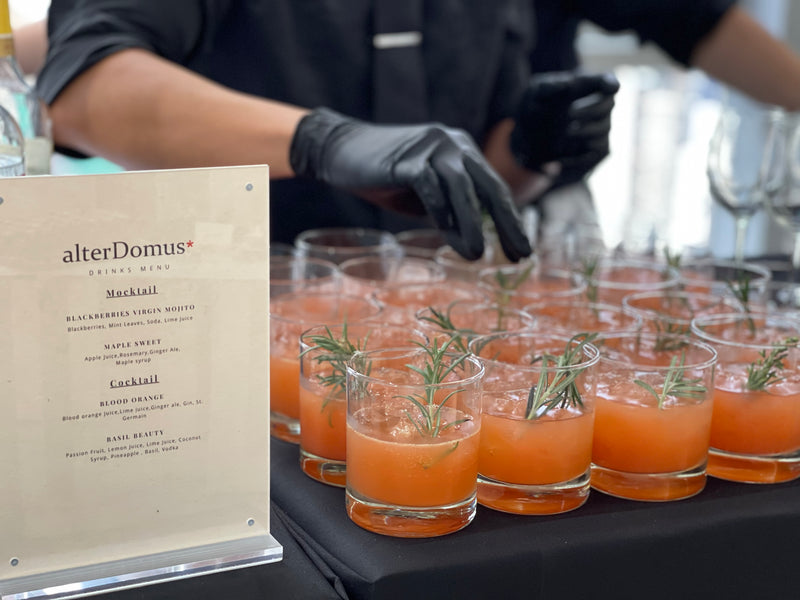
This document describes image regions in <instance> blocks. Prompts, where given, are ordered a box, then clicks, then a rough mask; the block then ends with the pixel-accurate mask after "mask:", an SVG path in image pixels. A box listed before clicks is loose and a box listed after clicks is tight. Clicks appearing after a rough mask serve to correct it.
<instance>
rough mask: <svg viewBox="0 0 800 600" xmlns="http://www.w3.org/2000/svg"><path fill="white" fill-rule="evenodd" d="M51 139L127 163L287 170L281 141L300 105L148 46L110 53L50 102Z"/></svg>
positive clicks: (278, 174)
mask: <svg viewBox="0 0 800 600" xmlns="http://www.w3.org/2000/svg"><path fill="white" fill-rule="evenodd" d="M50 111H51V115H52V119H53V135H54V139H55V142H56V144H57V145H60V146H65V147H69V148H73V149H76V150H79V151H81V152H83V153H85V154H88V155H95V156H103V157H105V158H107V159H109V160H111V161H113V162H115V163H117V164H119V165H121V166H123V167H125V168H127V169H164V168H184V167H205V166H222V165H241V164H262V163H266V164H269V165H270V170H271V175H272V176H273V177H275V178H284V177H289V176H291V175H292V169H291V167H290V166H289V160H288V154H289V153H288V148H289V144H290V142H291V139H292V135H293V133H294V131H295V128H296V127H297V123H298V122H299V120H300V118H301V117H302V116H303V115H304V114H305V113H306V112H308V111H307V110H305V109H301V108H297V107H293V106H289V105H286V104H281V103H278V102H273V101H269V100H264V99H263V98H257V97H254V96H249V95H246V94H242V93H239V92H236V91H233V90H230V89H229V88H226V87H223V86H220V85H217V84H216V83H214V82H212V81H210V80H208V79H206V78H203V77H200V76H198V75H196V74H194V73H192V72H191V71H188V70H187V69H184V68H183V67H180V66H178V65H176V64H174V63H172V62H170V61H168V60H166V59H163V58H161V57H159V56H157V55H155V54H153V53H151V52H148V51H145V50H140V49H128V50H122V51H120V52H116V53H114V54H112V55H111V56H109V57H107V58H105V59H104V60H102V61H100V62H99V63H98V64H96V65H94V66H93V67H92V68H90V69H88V70H86V71H84V72H83V73H82V74H81V75H79V76H78V77H77V78H76V79H75V80H74V81H72V82H71V83H70V84H69V85H68V86H67V87H66V88H64V90H63V91H62V92H61V93H60V94H59V95H58V96H57V97H56V98H55V100H54V101H53V103H52V104H51V106H50Z"/></svg>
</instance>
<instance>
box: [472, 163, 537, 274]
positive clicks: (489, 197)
mask: <svg viewBox="0 0 800 600" xmlns="http://www.w3.org/2000/svg"><path fill="white" fill-rule="evenodd" d="M464 167H465V168H466V170H467V172H468V173H469V174H470V176H471V177H472V181H473V183H474V185H475V193H476V195H477V197H478V199H479V200H480V203H481V206H483V207H485V208H486V210H487V211H488V213H489V216H491V217H492V220H493V221H494V225H495V230H496V231H497V236H498V239H499V240H500V245H501V246H502V247H503V253H504V254H505V255H506V256H507V257H508V259H509V260H511V261H513V262H517V261H518V260H519V259H521V258H524V257H526V256H530V254H531V252H532V249H531V243H530V240H528V236H527V235H525V230H524V228H523V226H522V219H521V218H520V215H519V212H518V211H517V207H516V206H515V204H514V200H513V198H512V197H511V191H510V190H509V189H508V186H507V185H506V184H505V182H504V181H503V180H502V179H500V176H499V175H497V173H495V172H494V171H493V170H492V169H491V167H488V165H486V163H485V162H484V161H483V159H482V158H479V157H475V156H473V155H472V154H465V155H464Z"/></svg>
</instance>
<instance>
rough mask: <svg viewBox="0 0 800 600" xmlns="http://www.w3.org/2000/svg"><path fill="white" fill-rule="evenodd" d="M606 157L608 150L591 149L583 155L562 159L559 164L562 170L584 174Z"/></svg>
mask: <svg viewBox="0 0 800 600" xmlns="http://www.w3.org/2000/svg"><path fill="white" fill-rule="evenodd" d="M606 156H608V148H606V149H605V150H604V149H592V150H589V151H587V152H585V153H583V154H579V155H578V154H576V155H573V156H567V157H564V158H562V159H561V160H560V161H559V162H560V163H561V169H562V170H570V171H581V172H583V173H584V174H586V173H588V172H589V171H591V170H592V169H593V168H595V167H596V166H597V165H598V164H600V162H601V161H602V160H603V159H604V158H605V157H606Z"/></svg>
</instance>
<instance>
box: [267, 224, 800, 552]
mask: <svg viewBox="0 0 800 600" xmlns="http://www.w3.org/2000/svg"><path fill="white" fill-rule="evenodd" d="M377 233H380V235H374V234H377ZM347 234H348V232H347V231H345V230H341V231H338V232H337V238H336V239H337V240H338V243H343V242H342V240H344V239H346V238H347ZM312 237H313V236H312V235H311V233H309V234H307V235H305V236H304V239H306V240H307V239H310V238H312ZM368 237H369V238H370V239H372V240H375V239H380V240H382V241H383V242H382V243H385V244H386V246H385V247H382V248H380V249H379V250H376V249H375V248H371V249H370V250H369V251H366V252H359V251H356V250H354V249H353V248H351V249H349V250H348V251H346V252H339V251H338V250H337V249H335V248H334V249H327V250H325V253H324V254H322V253H319V252H312V251H311V248H308V247H301V248H295V249H294V250H293V251H292V252H290V253H286V252H284V253H282V255H280V256H273V258H272V266H273V276H274V277H275V278H276V286H275V288H274V289H275V290H280V292H279V293H273V295H272V301H271V307H270V318H271V321H272V323H273V327H272V332H271V335H272V338H273V339H272V342H271V362H272V365H271V369H272V371H271V378H272V388H271V391H272V399H271V406H272V410H271V414H272V416H273V428H272V434H273V435H274V436H275V437H277V438H280V439H282V440H284V441H287V442H293V443H297V444H298V447H299V461H300V465H301V468H302V470H303V472H304V473H306V474H307V475H308V476H310V477H312V478H313V479H315V480H317V481H320V482H323V483H326V484H328V485H333V486H339V487H343V488H345V500H346V501H345V505H346V509H347V511H348V514H349V516H350V518H351V519H352V520H353V521H354V522H355V523H356V524H358V525H360V526H361V527H364V528H366V529H368V530H371V531H375V532H378V533H382V534H386V535H392V536H402V537H429V536H435V535H443V534H446V533H450V532H452V531H456V530H458V529H461V528H463V527H465V526H466V525H468V524H469V523H470V522H471V521H472V519H473V518H474V516H475V514H476V511H477V510H478V506H479V505H480V506H483V507H486V508H491V509H494V510H499V511H503V512H508V513H513V514H520V515H532V514H554V513H560V512H565V511H569V510H574V509H577V508H579V507H580V506H582V505H583V504H584V503H585V502H587V500H588V498H589V495H590V490H592V489H593V490H597V491H600V492H603V493H606V494H609V495H613V496H617V497H620V498H625V499H631V500H640V501H667V500H678V499H683V498H688V497H690V496H693V495H695V494H698V493H700V492H701V491H702V490H703V489H704V487H705V485H706V480H707V476H708V475H711V476H715V477H718V478H721V479H727V480H731V481H737V482H760V483H771V482H777V481H786V480H789V479H794V478H796V477H800V371H798V367H797V356H796V355H797V354H798V350H797V345H798V343H799V342H798V340H800V321H798V320H796V319H797V317H796V314H795V312H794V311H793V307H787V306H785V305H778V304H776V303H775V302H772V301H771V300H770V298H771V297H772V295H771V293H770V284H771V283H772V282H771V280H770V279H771V278H770V272H769V271H767V270H765V269H764V268H763V267H761V266H759V265H752V264H749V263H745V262H741V263H740V262H736V261H718V260H704V261H692V262H687V263H686V264H681V261H680V259H679V257H669V258H670V260H669V261H667V260H661V259H655V258H649V259H645V258H641V257H636V258H634V257H620V256H619V255H614V256H612V255H611V254H610V253H605V252H603V251H602V250H601V249H599V248H597V247H596V246H595V245H592V247H593V248H594V251H593V253H587V252H583V253H581V254H579V255H578V256H577V257H571V258H570V259H568V260H566V259H563V257H560V258H559V259H558V260H556V259H554V258H553V257H554V256H555V255H554V254H553V253H546V252H539V249H538V248H537V252H536V253H535V254H534V255H533V256H532V257H530V258H528V259H525V260H523V261H521V262H519V263H516V264H510V263H507V262H505V261H504V260H503V259H502V258H498V257H501V256H502V253H501V252H496V253H491V251H490V253H489V254H488V256H487V257H485V258H484V259H483V260H481V261H477V262H469V261H466V260H462V259H459V258H458V256H457V255H455V254H454V253H453V252H452V250H451V249H450V248H449V247H447V246H442V247H440V248H438V249H437V250H436V251H435V252H433V253H432V254H431V253H430V249H429V248H428V249H427V250H426V253H427V254H425V256H423V254H422V253H414V252H406V251H405V250H403V249H402V247H401V246H400V245H399V244H398V243H397V242H396V239H395V238H394V236H393V235H391V234H387V233H386V232H373V235H371V236H368ZM412 237H414V236H411V235H409V236H406V239H411V238H412ZM418 237H419V238H420V239H423V238H425V236H418ZM350 239H351V243H352V244H354V245H357V244H359V243H360V241H359V240H361V239H367V238H366V237H365V236H364V232H363V231H361V232H360V234H359V235H357V236H353V237H351V238H350ZM494 244H495V241H494V240H493V238H492V237H491V235H490V234H488V233H487V247H489V248H492V247H493V246H494ZM494 249H495V250H496V246H494ZM323 255H324V256H327V257H328V258H325V259H321V258H318V257H319V256H323ZM336 256H342V257H344V256H347V258H343V259H341V260H340V261H339V262H338V263H337V262H334V261H333V260H331V259H332V258H335V257H336ZM540 257H541V258H540ZM544 257H547V258H544ZM321 264H322V265H327V269H322V268H320V265H321ZM312 266H313V268H311V267H312ZM287 281H288V282H289V283H287ZM287 323H291V325H292V326H291V327H288V326H287ZM289 365H291V367H290V366H289ZM279 367H280V368H279ZM290 380H291V381H290ZM290 383H291V385H289V384H290ZM281 386H282V387H281ZM796 405H797V406H798V407H799V408H798V409H795V406H796ZM795 410H797V414H795V413H794V412H792V411H795Z"/></svg>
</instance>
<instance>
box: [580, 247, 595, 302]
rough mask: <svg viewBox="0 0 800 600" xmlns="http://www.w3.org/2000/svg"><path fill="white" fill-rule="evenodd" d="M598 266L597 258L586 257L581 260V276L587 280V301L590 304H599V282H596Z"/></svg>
mask: <svg viewBox="0 0 800 600" xmlns="http://www.w3.org/2000/svg"><path fill="white" fill-rule="evenodd" d="M598 264H599V259H598V257H597V256H591V257H584V258H583V259H582V260H581V267H582V268H581V274H582V275H583V277H584V279H586V299H587V300H588V301H589V302H597V282H596V281H594V274H595V273H596V272H597V265H598Z"/></svg>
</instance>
